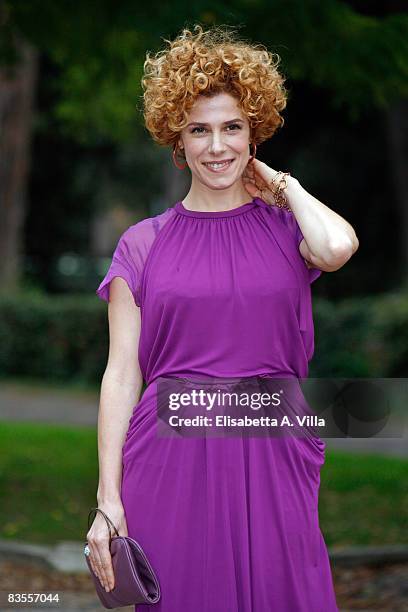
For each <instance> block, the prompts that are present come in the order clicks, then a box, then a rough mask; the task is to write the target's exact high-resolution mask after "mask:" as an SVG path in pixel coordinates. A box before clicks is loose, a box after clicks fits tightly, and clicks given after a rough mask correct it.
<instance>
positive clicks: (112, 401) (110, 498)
mask: <svg viewBox="0 0 408 612" xmlns="http://www.w3.org/2000/svg"><path fill="white" fill-rule="evenodd" d="M142 384H143V380H142V378H141V377H140V376H135V379H134V380H132V381H131V382H126V381H123V380H118V378H117V377H116V376H115V374H114V373H113V372H111V371H109V369H107V370H106V371H105V374H104V376H103V378H102V384H101V393H100V404H99V413H98V460H99V484H98V491H97V501H98V504H101V503H103V502H115V501H118V500H120V489H121V479H122V447H123V443H124V440H125V437H126V432H127V429H128V425H129V419H130V417H131V414H132V409H133V407H134V406H135V404H136V403H137V402H138V401H139V398H140V393H141V389H142Z"/></svg>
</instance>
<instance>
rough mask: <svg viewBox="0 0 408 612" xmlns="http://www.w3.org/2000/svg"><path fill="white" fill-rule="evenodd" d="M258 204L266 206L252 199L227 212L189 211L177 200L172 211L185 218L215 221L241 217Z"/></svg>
mask: <svg viewBox="0 0 408 612" xmlns="http://www.w3.org/2000/svg"><path fill="white" fill-rule="evenodd" d="M258 204H261V206H262V205H263V206H267V204H265V202H264V201H263V200H261V199H260V198H257V197H254V198H252V200H251V201H250V202H246V203H245V204H241V206H237V207H236V208H231V209H229V210H190V209H189V208H186V207H185V206H184V204H183V202H182V200H179V201H178V202H177V203H176V204H175V205H174V209H175V211H176V212H178V213H180V214H181V215H185V216H187V217H199V218H207V219H208V218H210V219H211V218H212V219H215V218H220V217H233V216H235V215H241V214H243V213H245V212H247V211H249V210H252V208H255V206H257V205H258Z"/></svg>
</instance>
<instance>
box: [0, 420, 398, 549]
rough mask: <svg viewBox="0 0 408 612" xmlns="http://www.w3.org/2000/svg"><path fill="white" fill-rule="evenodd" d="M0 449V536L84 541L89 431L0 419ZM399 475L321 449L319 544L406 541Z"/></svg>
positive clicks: (388, 461) (90, 467) (91, 474)
mask: <svg viewBox="0 0 408 612" xmlns="http://www.w3.org/2000/svg"><path fill="white" fill-rule="evenodd" d="M0 449H1V451H0V498H1V504H0V525H1V527H0V537H1V538H13V539H18V540H26V541H30V542H38V543H48V544H51V543H54V542H56V541H59V540H79V541H82V540H84V538H85V535H86V531H87V526H86V519H87V514H88V511H89V509H90V508H91V507H92V506H95V505H96V489H97V476H98V464H97V441H96V432H95V431H94V430H92V429H89V428H88V429H80V428H77V427H75V428H69V427H65V426H64V427H61V426H54V425H44V424H33V423H10V422H2V423H1V426H0ZM407 474H408V461H406V460H403V459H396V458H382V457H377V456H373V455H371V456H367V455H350V454H348V453H340V452H333V451H326V463H325V465H324V466H323V468H322V471H321V485H320V498H319V499H320V501H319V514H320V526H321V530H322V532H323V534H324V536H325V540H326V543H327V544H328V545H329V546H334V545H335V546H340V545H353V544H363V545H364V544H371V545H372V544H401V543H408V535H407V534H408V529H407V526H408V525H407V519H406V512H405V511H406V508H408V486H407V480H408V478H407Z"/></svg>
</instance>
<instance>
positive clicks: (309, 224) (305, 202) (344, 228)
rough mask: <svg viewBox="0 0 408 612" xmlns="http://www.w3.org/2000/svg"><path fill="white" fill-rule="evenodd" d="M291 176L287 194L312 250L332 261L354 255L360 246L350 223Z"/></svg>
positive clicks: (322, 257)
mask: <svg viewBox="0 0 408 612" xmlns="http://www.w3.org/2000/svg"><path fill="white" fill-rule="evenodd" d="M287 179H288V180H287V188H286V189H285V195H286V197H287V200H288V204H289V206H290V207H291V209H292V212H293V214H294V215H295V217H296V221H297V222H298V225H299V227H300V229H301V231H302V234H303V237H304V239H305V241H306V243H307V246H308V248H309V250H310V251H311V252H312V253H313V254H314V255H315V256H317V257H320V258H321V259H323V260H325V261H327V262H329V263H330V262H332V261H335V260H336V259H337V258H340V259H341V258H342V257H346V258H348V257H350V256H351V255H352V254H353V253H354V252H355V251H356V250H357V248H358V239H357V236H356V233H355V231H354V229H353V227H352V226H351V225H350V223H348V222H347V221H346V220H345V219H343V217H341V216H340V215H339V214H337V213H336V212H334V210H331V209H330V208H329V207H328V206H326V205H325V204H323V203H322V202H320V201H319V200H317V199H316V198H315V197H314V196H312V195H311V194H310V193H308V192H307V191H306V189H304V188H303V187H302V185H301V184H300V183H299V181H298V180H297V179H294V178H293V177H287Z"/></svg>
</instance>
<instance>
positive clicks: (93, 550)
mask: <svg viewBox="0 0 408 612" xmlns="http://www.w3.org/2000/svg"><path fill="white" fill-rule="evenodd" d="M88 546H89V548H90V551H91V552H90V554H89V562H90V564H91V567H92V571H93V573H94V574H95V576H96V577H97V578H98V579H99V580H100V575H99V569H98V566H97V564H96V563H95V559H96V548H95V545H94V544H91V542H90V541H89V540H88Z"/></svg>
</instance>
